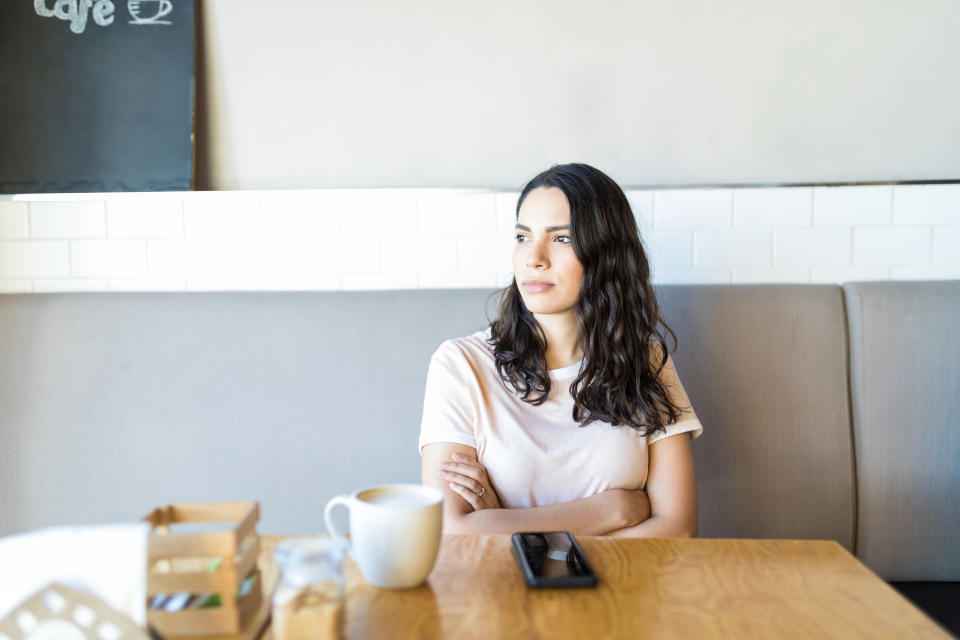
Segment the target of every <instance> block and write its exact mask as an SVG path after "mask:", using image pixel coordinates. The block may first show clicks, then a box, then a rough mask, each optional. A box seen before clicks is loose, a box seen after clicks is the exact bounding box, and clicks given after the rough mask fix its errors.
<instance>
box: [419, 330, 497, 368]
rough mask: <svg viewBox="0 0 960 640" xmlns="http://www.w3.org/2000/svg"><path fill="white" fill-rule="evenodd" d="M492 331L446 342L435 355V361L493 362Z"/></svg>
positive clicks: (438, 348) (483, 331) (480, 332)
mask: <svg viewBox="0 0 960 640" xmlns="http://www.w3.org/2000/svg"><path fill="white" fill-rule="evenodd" d="M489 340H490V329H489V328H487V329H482V330H480V331H477V332H476V333H471V334H470V335H468V336H463V337H461V338H450V339H449V340H444V341H443V342H442V343H441V344H440V346H439V347H437V350H436V351H435V352H434V353H433V359H434V360H437V359H442V360H467V361H474V360H478V359H479V360H482V361H486V360H492V359H493V347H491V346H490V343H489Z"/></svg>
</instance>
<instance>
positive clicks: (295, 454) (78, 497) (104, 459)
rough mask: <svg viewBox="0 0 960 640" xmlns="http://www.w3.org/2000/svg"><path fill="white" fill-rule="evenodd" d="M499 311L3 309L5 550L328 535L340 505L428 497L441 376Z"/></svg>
mask: <svg viewBox="0 0 960 640" xmlns="http://www.w3.org/2000/svg"><path fill="white" fill-rule="evenodd" d="M486 295H487V292H483V291H457V292H451V291H433V292H427V291H422V292H420V291H407V292H389V293H187V294H180V293H163V294H161V293H148V294H139V293H138V294H129V293H128V294H109V293H104V294H59V295H8V296H0V363H2V366H0V419H2V426H0V506H2V508H0V534H6V533H10V532H14V531H18V530H24V529H29V528H33V527H39V526H42V525H50V524H55V523H74V522H76V523H84V522H97V521H105V520H130V519H136V518H139V517H141V516H143V515H145V514H146V513H147V511H149V510H150V509H151V508H152V507H153V506H155V505H159V504H165V503H169V502H177V501H194V500H244V499H257V500H260V501H261V513H262V521H261V526H260V531H261V533H282V532H313V531H320V530H322V529H323V525H322V507H323V505H324V504H325V503H326V501H327V500H328V499H329V498H331V497H333V496H334V495H336V494H338V493H344V492H348V491H350V490H353V489H355V488H358V487H360V486H361V485H365V484H371V483H377V482H386V481H398V482H399V481H409V482H419V479H420V472H419V455H418V453H417V447H416V442H417V434H418V432H419V428H420V410H421V406H422V400H423V384H424V381H425V380H426V371H427V363H428V361H429V358H430V355H431V354H432V353H433V350H434V349H435V348H436V347H437V346H438V345H439V343H440V341H441V340H443V339H445V338H449V337H453V336H458V335H463V334H466V333H470V332H472V331H476V330H477V329H480V328H482V327H483V326H484V325H485V317H484V313H483V308H484V301H485V297H486Z"/></svg>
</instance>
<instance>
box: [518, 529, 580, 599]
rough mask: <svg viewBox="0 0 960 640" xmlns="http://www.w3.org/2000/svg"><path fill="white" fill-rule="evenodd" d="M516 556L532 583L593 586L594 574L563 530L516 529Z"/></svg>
mask: <svg viewBox="0 0 960 640" xmlns="http://www.w3.org/2000/svg"><path fill="white" fill-rule="evenodd" d="M513 546H514V551H515V552H516V554H517V560H518V561H520V563H521V568H522V569H523V571H524V575H525V577H526V578H527V582H528V583H529V584H530V585H531V586H555V587H563V586H571V587H572V586H592V585H594V584H596V575H595V574H594V572H593V569H592V568H591V567H590V564H589V563H588V562H587V560H586V558H585V557H584V556H583V552H582V551H581V550H580V546H579V545H578V544H577V543H576V541H575V540H574V538H573V536H572V535H570V534H569V533H567V532H566V531H552V532H530V533H516V534H514V535H513Z"/></svg>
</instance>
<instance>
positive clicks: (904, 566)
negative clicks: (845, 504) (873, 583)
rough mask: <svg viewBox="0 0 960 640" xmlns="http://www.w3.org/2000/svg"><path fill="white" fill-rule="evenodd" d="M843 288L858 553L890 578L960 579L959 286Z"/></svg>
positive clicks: (863, 285) (864, 285) (921, 284)
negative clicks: (847, 343)
mask: <svg viewBox="0 0 960 640" xmlns="http://www.w3.org/2000/svg"><path fill="white" fill-rule="evenodd" d="M843 289H844V292H845V295H846V300H847V308H848V318H849V324H850V366H851V377H850V395H851V399H852V405H853V429H854V439H855V442H856V457H857V490H858V503H859V528H858V532H857V555H858V556H859V558H860V559H861V560H862V561H863V562H864V564H866V565H867V566H868V567H870V568H871V569H873V570H874V571H876V572H877V573H878V574H880V575H881V576H882V577H884V578H886V579H888V580H927V581H929V580H954V581H956V580H960V545H958V544H957V541H958V536H960V281H957V280H954V281H939V282H910V283H907V282H870V283H852V284H847V285H844V288H843Z"/></svg>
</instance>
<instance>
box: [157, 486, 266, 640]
mask: <svg viewBox="0 0 960 640" xmlns="http://www.w3.org/2000/svg"><path fill="white" fill-rule="evenodd" d="M259 518H260V508H259V505H258V504H257V503H256V502H229V503H198V504H173V505H168V506H164V507H159V508H157V509H154V510H153V511H152V512H151V513H150V514H149V515H148V516H147V517H146V520H147V521H148V522H150V524H151V525H152V526H153V530H152V531H151V533H150V538H149V543H148V548H147V563H148V564H147V624H148V625H149V626H150V627H152V628H153V629H154V630H155V631H156V632H157V633H159V634H160V635H161V636H163V637H164V638H176V639H177V640H184V639H188V638H191V639H192V638H203V639H204V640H213V639H215V638H230V639H231V640H234V639H236V640H242V639H246V638H256V637H257V636H258V634H259V633H260V631H261V630H262V629H263V626H264V624H266V621H267V619H268V617H269V612H270V606H269V605H270V603H269V600H266V599H264V597H263V587H262V584H261V583H262V580H261V577H260V573H259V569H258V567H257V559H258V557H259V554H260V539H259V537H258V536H257V521H258V520H259ZM175 525H183V527H179V528H186V529H195V530H194V531H188V532H180V533H178V532H176V531H175V529H176V528H178V527H176V526H175ZM211 526H216V527H217V528H216V530H212V531H206V530H200V531H196V529H205V528H208V527H211ZM245 581H247V589H246V592H245V593H242V594H241V587H242V586H243V585H244V582H245ZM251 583H252V584H251ZM174 594H191V596H192V598H191V605H188V606H187V607H186V608H183V609H180V610H177V611H167V610H164V609H158V608H151V606H150V605H151V603H152V602H154V601H155V600H161V599H162V598H161V597H159V596H162V595H166V596H168V597H169V596H171V595H174ZM216 596H219V597H218V598H217V597H216ZM204 601H205V602H206V604H207V606H203V607H200V608H198V607H197V605H198V604H199V603H201V602H204ZM211 602H215V603H216V604H214V605H213V606H211V605H210V603H211Z"/></svg>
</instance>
